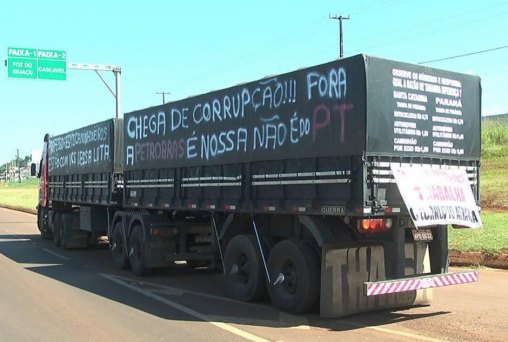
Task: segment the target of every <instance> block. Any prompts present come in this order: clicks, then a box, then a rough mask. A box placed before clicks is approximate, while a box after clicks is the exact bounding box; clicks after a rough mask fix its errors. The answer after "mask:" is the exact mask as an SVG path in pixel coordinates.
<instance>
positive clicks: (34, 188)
mask: <svg viewBox="0 0 508 342" xmlns="http://www.w3.org/2000/svg"><path fill="white" fill-rule="evenodd" d="M38 182H39V180H38V179H30V180H26V181H23V182H21V183H18V182H7V183H1V184H0V203H1V204H4V205H9V206H13V207H21V208H27V209H33V210H35V207H36V206H37V197H38V186H39V185H38V184H39V183H38Z"/></svg>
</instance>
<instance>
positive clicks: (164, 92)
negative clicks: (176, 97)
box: [155, 91, 171, 104]
mask: <svg viewBox="0 0 508 342" xmlns="http://www.w3.org/2000/svg"><path fill="white" fill-rule="evenodd" d="M155 94H157V95H162V104H165V103H166V95H171V93H170V92H166V91H158V92H156V93H155Z"/></svg>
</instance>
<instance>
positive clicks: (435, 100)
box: [37, 55, 481, 317]
mask: <svg viewBox="0 0 508 342" xmlns="http://www.w3.org/2000/svg"><path fill="white" fill-rule="evenodd" d="M480 117H481V87H480V80H479V78H478V77H476V76H471V75H465V74H459V73H455V72H449V71H444V70H438V69H433V68H428V67H424V66H419V65H411V64H407V63H401V62H395V61H390V60H385V59H380V58H375V57H370V56H366V55H357V56H353V57H350V58H345V59H340V60H336V61H333V62H330V63H326V64H322V65H318V66H313V67H310V68H305V69H300V70H297V71H294V72H289V73H285V74H281V75H277V76H271V77H267V78H263V79H261V80H258V81H255V82H250V83H246V84H242V85H237V86H233V87H231V88H227V89H223V90H219V91H214V92H210V93H207V94H203V95H199V96H194V97H190V98H187V99H183V100H179V101H175V102H171V103H166V104H163V105H159V106H155V107H150V108H146V109H141V110H136V111H133V112H130V113H126V114H125V115H124V117H123V118H119V119H110V120H106V121H103V122H99V123H96V124H93V125H90V126H87V127H84V128H79V129H76V130H73V131H71V132H68V133H65V134H62V135H58V136H50V135H46V136H45V137H44V149H43V154H42V160H41V163H40V171H39V176H40V188H39V203H38V206H37V213H38V215H37V218H38V219H37V222H38V227H39V229H40V231H41V234H42V236H43V237H44V238H47V239H53V241H54V243H55V244H56V245H58V246H61V247H63V248H84V247H86V246H88V245H89V244H90V243H93V242H94V241H95V240H96V239H97V238H98V237H101V236H107V238H108V241H109V246H110V250H111V255H112V263H113V264H114V266H116V267H117V268H121V269H126V268H130V269H131V270H132V272H133V273H134V274H135V275H136V276H145V275H148V274H150V273H151V271H152V270H153V269H154V268H159V267H169V266H171V265H173V264H174V263H175V262H177V261H186V263H187V264H188V266H189V267H194V268H197V267H209V268H217V269H220V270H222V271H223V273H224V282H225V286H226V288H227V289H228V293H229V295H230V296H231V297H233V298H235V299H238V300H242V301H256V300H259V299H261V298H263V297H264V296H265V295H266V293H268V296H269V298H270V299H271V301H272V303H273V304H274V305H275V306H276V307H277V308H279V309H281V310H284V311H287V312H291V313H304V312H307V311H309V310H313V309H316V308H319V311H320V314H321V315H322V316H326V317H340V316H344V315H349V314H354V313H358V312H365V311H369V310H375V309H381V308H392V307H400V306H408V305H412V304H414V303H421V302H425V301H428V300H429V298H430V296H429V293H428V291H429V289H432V288H435V287H440V286H446V285H454V284H460V283H468V282H474V281H476V280H477V279H478V273H477V272H476V271H463V272H459V273H448V234H447V229H449V228H448V227H449V225H454V226H456V227H473V228H476V227H479V226H481V220H480V216H479V212H478V210H479V207H478V206H479V168H480V130H481V127H480V124H481V121H480Z"/></svg>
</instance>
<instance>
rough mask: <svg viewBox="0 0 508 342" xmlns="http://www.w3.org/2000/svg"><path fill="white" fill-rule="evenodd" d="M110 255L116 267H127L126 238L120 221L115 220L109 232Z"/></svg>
mask: <svg viewBox="0 0 508 342" xmlns="http://www.w3.org/2000/svg"><path fill="white" fill-rule="evenodd" d="M110 245H111V255H112V257H113V264H114V265H115V267H116V268H118V269H121V270H123V269H126V268H128V267H129V255H128V254H127V251H128V248H127V238H126V237H125V230H124V229H123V224H122V222H121V221H120V222H117V223H116V224H115V227H114V228H113V233H112V234H111V242H110Z"/></svg>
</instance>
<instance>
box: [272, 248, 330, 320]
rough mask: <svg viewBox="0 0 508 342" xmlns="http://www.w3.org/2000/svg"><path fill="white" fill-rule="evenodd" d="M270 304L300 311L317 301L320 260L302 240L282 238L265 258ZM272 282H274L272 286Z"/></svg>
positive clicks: (308, 308) (294, 311) (312, 306)
mask: <svg viewBox="0 0 508 342" xmlns="http://www.w3.org/2000/svg"><path fill="white" fill-rule="evenodd" d="M268 269H269V271H270V275H271V278H272V279H271V281H272V284H269V286H268V294H269V295H270V298H271V300H272V303H273V304H274V305H275V306H276V307H277V308H279V309H281V310H283V311H287V312H290V313H304V312H307V311H309V310H311V309H312V308H314V307H315V305H316V304H317V302H318V299H319V290H320V277H321V274H320V269H321V267H320V263H319V258H318V256H317V255H316V253H315V252H314V251H313V250H312V249H311V248H310V246H308V245H307V244H305V243H304V242H303V241H302V240H293V239H289V240H283V241H281V242H279V243H278V244H276V245H275V246H274V247H273V249H272V251H271V253H270V256H269V257H268ZM274 283H275V285H274Z"/></svg>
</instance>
